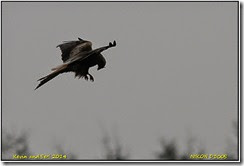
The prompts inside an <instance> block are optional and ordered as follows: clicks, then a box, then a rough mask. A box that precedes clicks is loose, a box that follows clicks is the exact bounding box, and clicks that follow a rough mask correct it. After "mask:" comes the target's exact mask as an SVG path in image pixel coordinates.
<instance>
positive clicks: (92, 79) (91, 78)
mask: <svg viewBox="0 0 244 166" xmlns="http://www.w3.org/2000/svg"><path fill="white" fill-rule="evenodd" d="M88 75H89V76H90V81H91V82H94V78H93V76H92V75H91V74H89V73H88Z"/></svg>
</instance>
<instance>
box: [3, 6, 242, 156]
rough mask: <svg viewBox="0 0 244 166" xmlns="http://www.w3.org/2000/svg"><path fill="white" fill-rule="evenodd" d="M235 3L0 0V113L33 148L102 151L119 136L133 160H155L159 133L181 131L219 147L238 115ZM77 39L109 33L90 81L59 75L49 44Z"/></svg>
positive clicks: (183, 138) (211, 149)
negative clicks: (106, 139)
mask: <svg viewBox="0 0 244 166" xmlns="http://www.w3.org/2000/svg"><path fill="white" fill-rule="evenodd" d="M237 7H238V3H237V2H99V3H98V2H63V3H61V2H42V3H40V2H35V3H30V2H3V3H2V85H3V86H2V102H3V104H2V118H3V119H2V120H3V128H4V129H5V130H7V131H18V132H20V131H22V130H28V131H29V132H30V148H31V151H32V152H33V153H35V154H38V153H43V154H49V153H52V152H53V148H54V147H55V144H61V145H62V146H63V147H64V149H65V150H68V151H72V152H73V153H75V154H77V155H78V157H79V159H100V158H102V157H103V154H104V153H103V149H102V143H101V140H102V137H103V135H104V134H105V133H108V134H109V135H110V136H111V137H112V139H114V137H116V135H117V137H118V138H119V141H120V143H121V144H122V146H123V148H124V149H125V151H126V152H129V154H130V156H131V158H133V159H153V158H154V153H155V152H157V151H159V150H160V146H159V145H160V144H159V140H160V138H165V139H173V138H176V140H177V141H178V142H179V148H180V149H181V150H184V149H185V148H186V142H187V140H188V138H189V137H191V136H193V137H194V138H195V139H196V144H197V146H199V147H204V148H205V149H206V151H207V152H208V153H218V154H222V153H225V152H226V151H225V150H226V147H227V144H226V141H227V140H228V138H229V137H232V136H233V126H232V122H233V121H236V120H237V109H238V106H237V57H238V56H237V54H238V52H237V46H238V42H237V41H238V40H237V39H238V38H237ZM77 37H81V38H83V39H87V40H89V41H92V42H93V48H97V47H101V46H104V45H107V44H108V43H109V42H111V41H113V40H116V41H117V46H116V47H114V48H111V49H109V50H107V51H105V52H103V55H104V56H105V58H106V60H107V65H106V68H105V69H103V70H100V71H97V70H96V68H92V70H90V71H91V74H92V75H93V76H94V78H95V82H87V81H85V80H84V79H77V78H75V79H74V74H73V73H67V74H62V75H60V76H58V77H56V78H55V79H53V80H52V81H50V82H48V83H47V84H45V85H44V86H43V87H41V88H40V89H38V90H36V91H34V88H35V87H36V86H37V82H36V80H37V79H39V78H40V77H42V76H45V75H46V74H49V73H50V72H51V68H53V67H55V66H57V65H59V64H61V63H62V61H61V56H60V54H61V52H60V50H59V49H58V48H56V46H57V45H58V44H60V43H62V41H68V40H76V39H77Z"/></svg>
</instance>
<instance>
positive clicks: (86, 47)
mask: <svg viewBox="0 0 244 166" xmlns="http://www.w3.org/2000/svg"><path fill="white" fill-rule="evenodd" d="M115 46H116V42H115V41H114V42H113V43H111V42H110V43H109V45H108V46H104V47H100V48H97V49H95V50H92V43H91V42H90V41H86V40H83V39H81V38H78V40H77V41H68V42H64V43H63V44H60V45H58V46H57V47H59V48H60V49H61V52H62V55H61V56H62V60H63V64H62V65H59V66H57V67H55V68H53V69H52V70H53V72H52V73H51V74H49V75H47V76H45V77H42V78H40V79H39V80H38V81H40V83H39V85H38V86H37V87H36V88H35V90H36V89H37V88H39V87H40V86H42V85H44V84H45V83H47V82H48V81H50V80H51V79H53V78H54V77H56V76H58V75H59V74H61V73H65V72H74V73H75V76H76V77H79V78H81V77H82V78H84V79H85V80H88V79H90V80H91V81H94V78H93V76H92V75H91V74H90V73H89V68H90V67H93V66H96V65H98V68H97V70H100V69H102V68H104V67H105V65H106V60H105V58H104V57H103V55H102V54H101V52H103V51H104V50H106V49H108V48H110V47H115ZM88 76H89V77H88Z"/></svg>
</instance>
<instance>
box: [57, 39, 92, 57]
mask: <svg viewBox="0 0 244 166" xmlns="http://www.w3.org/2000/svg"><path fill="white" fill-rule="evenodd" d="M78 39H79V40H77V41H66V42H64V43H63V44H59V45H58V46H57V47H59V48H60V50H61V52H62V55H61V56H62V60H63V62H65V61H67V60H68V59H69V58H70V53H71V51H72V50H74V48H76V47H77V46H78V45H80V44H82V43H84V42H86V41H84V40H82V39H80V38H78ZM89 43H90V44H91V42H89ZM86 49H88V50H91V49H92V48H91V46H90V47H89V48H86Z"/></svg>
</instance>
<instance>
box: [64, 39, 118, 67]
mask: <svg viewBox="0 0 244 166" xmlns="http://www.w3.org/2000/svg"><path fill="white" fill-rule="evenodd" d="M115 46H116V41H114V42H113V43H111V42H110V43H109V45H108V46H104V47H100V48H97V49H95V50H91V51H82V52H78V51H77V52H74V55H71V57H70V59H68V60H67V61H66V62H65V63H64V64H67V65H69V64H71V63H74V62H76V61H82V60H84V59H86V58H88V57H89V56H92V55H94V54H100V53H101V52H103V51H104V50H107V49H108V48H111V47H115Z"/></svg>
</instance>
